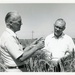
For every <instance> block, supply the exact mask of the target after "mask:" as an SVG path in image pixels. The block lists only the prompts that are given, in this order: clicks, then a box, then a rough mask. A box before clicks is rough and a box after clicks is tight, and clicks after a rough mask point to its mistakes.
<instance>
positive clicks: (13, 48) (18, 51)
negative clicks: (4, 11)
mask: <svg viewBox="0 0 75 75" xmlns="http://www.w3.org/2000/svg"><path fill="white" fill-rule="evenodd" d="M16 37H17V36H16V34H15V33H14V32H13V31H12V30H11V29H9V28H6V31H4V33H3V34H2V36H1V38H0V47H1V49H0V51H1V57H2V59H3V61H4V64H5V65H7V66H19V65H22V64H23V63H22V62H20V61H18V60H17V59H18V58H19V57H20V56H21V55H22V54H23V49H22V46H21V44H20V43H19V41H18V40H17V38H16Z"/></svg>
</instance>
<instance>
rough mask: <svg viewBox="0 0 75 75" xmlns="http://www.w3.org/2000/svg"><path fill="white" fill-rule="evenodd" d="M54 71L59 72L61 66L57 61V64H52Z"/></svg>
mask: <svg viewBox="0 0 75 75" xmlns="http://www.w3.org/2000/svg"><path fill="white" fill-rule="evenodd" d="M54 72H61V67H60V64H59V63H57V65H55V66H54Z"/></svg>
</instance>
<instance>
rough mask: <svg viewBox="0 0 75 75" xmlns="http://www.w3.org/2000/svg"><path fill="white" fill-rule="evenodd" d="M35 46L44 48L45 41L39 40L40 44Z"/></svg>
mask: <svg viewBox="0 0 75 75" xmlns="http://www.w3.org/2000/svg"><path fill="white" fill-rule="evenodd" d="M35 47H37V49H42V48H43V47H44V41H43V40H41V41H39V42H38V44H36V45H35Z"/></svg>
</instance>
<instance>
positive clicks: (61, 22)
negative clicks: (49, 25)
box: [54, 18, 66, 27]
mask: <svg viewBox="0 0 75 75" xmlns="http://www.w3.org/2000/svg"><path fill="white" fill-rule="evenodd" d="M54 25H59V26H62V27H66V22H65V21H64V19H62V18H59V19H57V20H56V21H55V24H54Z"/></svg>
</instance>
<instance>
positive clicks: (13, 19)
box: [5, 12, 22, 32]
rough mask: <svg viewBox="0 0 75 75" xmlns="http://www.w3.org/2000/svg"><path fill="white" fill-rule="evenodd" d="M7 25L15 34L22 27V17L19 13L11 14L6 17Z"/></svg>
mask: <svg viewBox="0 0 75 75" xmlns="http://www.w3.org/2000/svg"><path fill="white" fill-rule="evenodd" d="M5 23H6V26H7V27H8V28H10V29H11V30H13V31H14V32H16V31H19V30H20V28H21V25H22V20H21V16H20V15H19V14H18V13H17V12H9V13H7V15H6V17H5Z"/></svg>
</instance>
